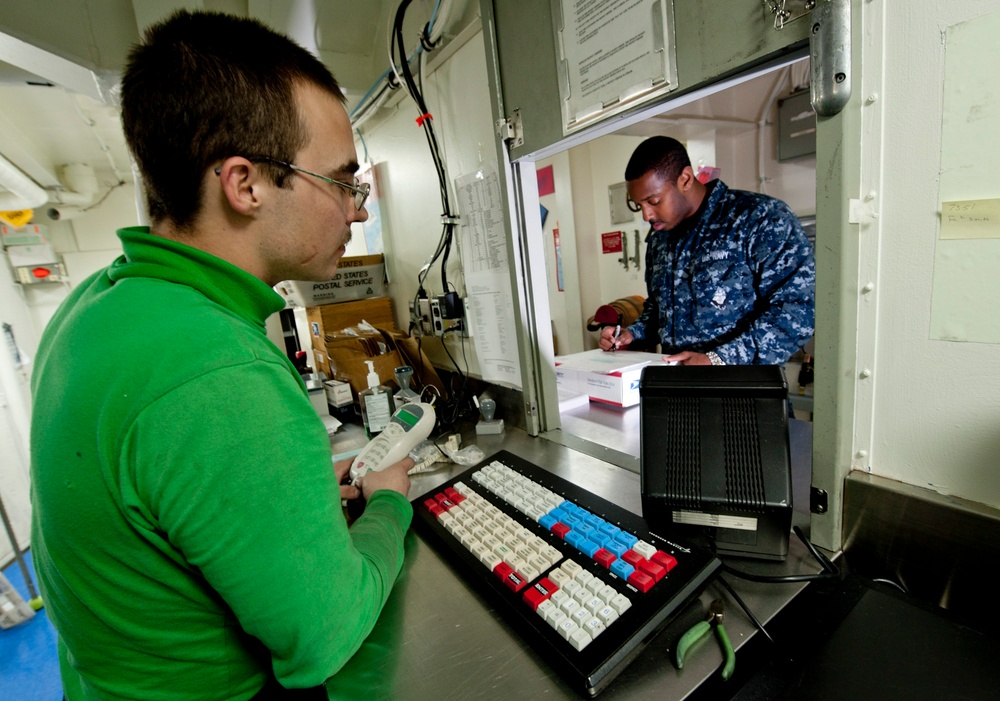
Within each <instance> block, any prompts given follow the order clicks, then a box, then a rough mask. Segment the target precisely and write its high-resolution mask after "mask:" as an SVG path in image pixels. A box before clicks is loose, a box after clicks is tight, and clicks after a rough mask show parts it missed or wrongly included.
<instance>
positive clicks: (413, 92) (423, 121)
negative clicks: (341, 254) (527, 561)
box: [392, 0, 454, 291]
mask: <svg viewBox="0 0 1000 701" xmlns="http://www.w3.org/2000/svg"><path fill="white" fill-rule="evenodd" d="M411 1H412V0H402V2H400V4H399V7H398V8H397V9H396V16H395V18H394V20H393V34H394V36H395V40H396V42H395V43H396V46H397V47H398V53H399V56H400V67H401V69H402V73H403V81H404V82H405V83H406V87H407V90H408V91H409V93H410V96H411V97H412V98H413V100H414V102H416V103H417V108H418V109H419V111H420V118H419V119H418V123H419V124H420V125H421V127H423V130H424V135H425V137H426V138H427V145H428V148H429V149H430V152H431V159H432V160H433V161H434V169H435V171H436V172H437V176H438V187H439V189H440V196H441V204H442V207H443V209H444V213H443V214H442V218H443V219H444V221H445V230H444V232H443V233H442V239H443V242H444V245H443V246H439V248H438V251H436V252H435V254H434V256H433V257H432V258H431V261H430V262H431V264H433V263H434V262H435V261H436V260H437V258H438V256H440V255H441V254H442V253H443V254H444V255H443V257H442V261H441V283H442V287H443V289H444V290H445V291H447V290H448V277H447V265H448V255H449V253H450V251H451V239H452V236H453V235H454V224H453V223H452V222H451V220H452V219H454V215H453V213H452V211H451V202H450V201H449V197H448V180H447V176H446V174H445V169H444V162H443V160H442V158H441V151H440V147H439V146H438V142H437V136H436V135H435V133H434V127H433V121H432V118H431V116H430V113H429V111H428V109H427V104H426V102H425V101H424V97H423V94H422V93H421V89H420V87H419V86H417V84H416V81H415V80H414V78H413V73H412V71H411V70H410V64H409V61H408V60H406V58H405V56H406V47H405V43H404V40H403V18H404V16H405V14H406V9H407V7H408V6H409V4H410V2H411ZM394 56H395V53H393V54H392V57H393V60H394ZM417 60H418V61H420V60H422V59H421V58H420V53H419V52H418V54H417ZM419 286H420V288H421V289H422V287H423V280H422V279H421V280H420V281H419Z"/></svg>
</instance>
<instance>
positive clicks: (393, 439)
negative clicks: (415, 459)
mask: <svg viewBox="0 0 1000 701" xmlns="http://www.w3.org/2000/svg"><path fill="white" fill-rule="evenodd" d="M436 421H437V417H436V415H435V413H434V407H433V406H431V405H430V404H424V403H422V402H410V403H408V404H404V405H403V406H401V407H400V408H399V409H397V410H396V412H395V413H394V414H393V415H392V418H390V419H389V424H388V425H387V426H386V427H385V429H384V430H383V431H382V432H381V433H380V434H378V435H377V436H375V438H373V439H372V440H371V441H370V442H369V443H368V445H366V446H365V447H364V448H363V449H362V450H361V452H360V453H358V456H357V457H356V458H354V462H353V463H352V464H351V472H350V474H351V482H352V483H353V484H357V481H358V477H360V476H361V475H364V474H365V473H368V472H372V471H378V470H384V469H385V468H387V467H389V465H392V464H393V463H397V462H399V461H400V460H402V459H403V458H405V457H406V456H407V455H409V453H410V451H411V450H413V449H414V448H415V447H416V446H417V444H419V443H420V442H421V441H422V440H424V439H426V438H427V436H429V435H430V434H431V431H432V430H434V424H435V423H436Z"/></svg>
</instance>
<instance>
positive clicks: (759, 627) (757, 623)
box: [718, 577, 774, 644]
mask: <svg viewBox="0 0 1000 701" xmlns="http://www.w3.org/2000/svg"><path fill="white" fill-rule="evenodd" d="M718 581H719V584H721V585H722V586H723V587H724V588H725V590H726V591H728V592H729V595H730V596H731V597H733V600H734V601H735V602H736V603H737V604H739V605H740V608H741V609H743V613H745V614H746V615H747V618H749V619H750V621H751V622H752V623H753V624H754V625H755V626H756V627H757V630H759V631H760V632H761V633H763V634H764V637H766V638H767V639H768V640H770V641H771V644H774V638H772V637H771V634H770V633H768V632H767V629H766V628H764V624H763V623H761V622H760V621H759V620H757V617H756V616H755V615H753V611H751V610H750V607H749V606H747V605H746V602H745V601H743V599H741V598H740V595H739V594H737V593H736V590H735V589H733V586H732V585H731V584H730V583H729V582H727V581H726V580H724V579H723V578H722V577H719V579H718Z"/></svg>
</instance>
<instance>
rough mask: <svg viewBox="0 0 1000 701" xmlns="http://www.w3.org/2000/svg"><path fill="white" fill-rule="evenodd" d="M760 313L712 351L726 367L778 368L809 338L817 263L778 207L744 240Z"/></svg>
mask: <svg viewBox="0 0 1000 701" xmlns="http://www.w3.org/2000/svg"><path fill="white" fill-rule="evenodd" d="M747 246H748V250H747V256H748V263H749V264H750V265H751V266H752V267H753V269H754V279H755V284H756V286H757V290H756V292H757V300H758V305H757V308H758V310H759V313H758V314H757V315H755V316H754V317H753V318H752V319H751V320H750V321H748V322H747V328H746V329H745V330H743V332H742V333H741V334H740V335H739V336H737V337H736V338H734V339H732V340H730V341H728V342H726V343H724V344H722V345H720V346H719V347H717V348H715V349H714V350H715V352H716V353H717V354H718V355H719V357H720V358H721V359H722V361H723V362H725V363H726V364H733V365H737V364H757V365H780V364H782V363H784V362H785V361H787V360H788V358H789V357H791V355H792V354H793V353H794V352H795V351H797V350H798V349H799V348H801V347H802V345H803V344H804V343H805V342H806V341H808V340H809V338H810V337H811V336H812V335H813V331H814V328H813V325H814V321H815V302H816V296H815V294H816V293H815V284H816V260H815V257H814V254H813V249H812V245H811V244H810V243H809V240H808V239H807V238H806V236H805V232H803V231H802V227H801V225H800V224H799V222H798V219H797V218H796V217H795V215H794V214H792V212H791V210H789V209H787V207H786V206H784V204H783V203H782V204H781V206H779V207H777V208H775V209H773V210H772V211H771V212H770V213H769V214H768V216H766V217H764V218H762V219H761V220H759V223H758V226H757V227H756V230H755V231H754V232H752V234H751V235H750V236H749V237H748V239H747Z"/></svg>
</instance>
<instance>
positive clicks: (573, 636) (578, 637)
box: [567, 628, 593, 650]
mask: <svg viewBox="0 0 1000 701" xmlns="http://www.w3.org/2000/svg"><path fill="white" fill-rule="evenodd" d="M567 640H569V644H570V645H572V646H573V649H574V650H582V649H583V648H585V647H587V646H588V645H590V643H591V642H592V641H593V638H591V637H590V633H588V632H587V631H585V630H584V629H583V628H577V629H576V630H574V631H573V632H572V633H570V634H569V637H568V638H567Z"/></svg>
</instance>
